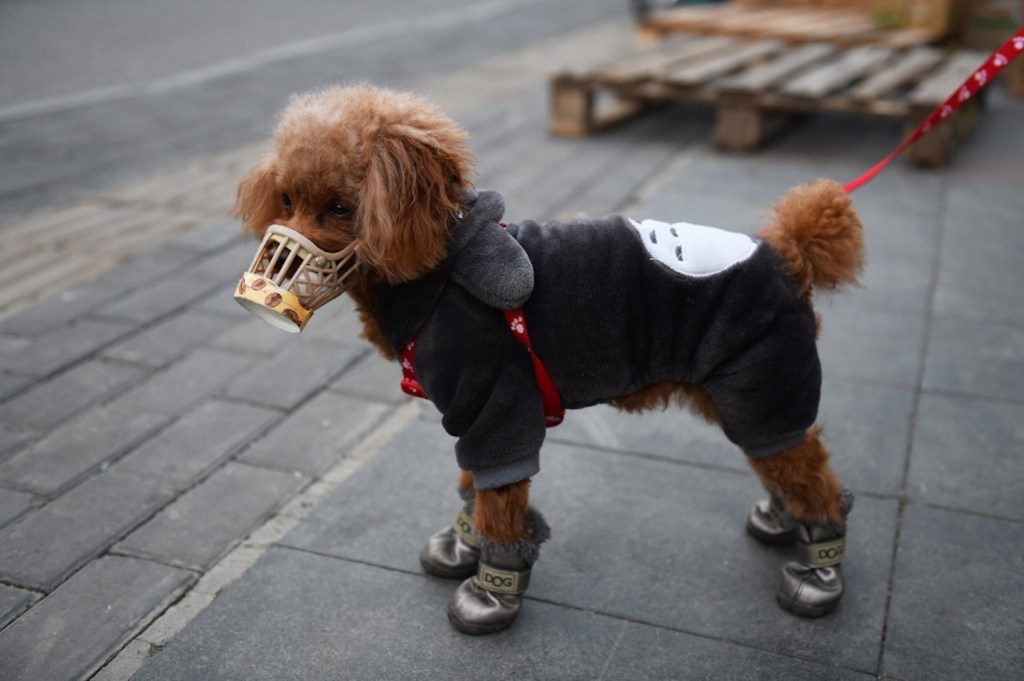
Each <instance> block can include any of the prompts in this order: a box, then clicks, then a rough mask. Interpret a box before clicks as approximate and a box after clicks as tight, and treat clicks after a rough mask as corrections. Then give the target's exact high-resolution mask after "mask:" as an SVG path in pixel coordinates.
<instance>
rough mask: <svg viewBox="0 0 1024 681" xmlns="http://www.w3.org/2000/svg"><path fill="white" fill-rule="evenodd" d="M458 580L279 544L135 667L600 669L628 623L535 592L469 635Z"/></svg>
mask: <svg viewBox="0 0 1024 681" xmlns="http://www.w3.org/2000/svg"><path fill="white" fill-rule="evenodd" d="M299 575H301V578H297V576H299ZM453 587H454V585H453V584H452V583H449V582H442V581H440V580H433V579H427V578H425V577H422V576H419V575H409V574H402V573H400V572H395V571H392V570H382V569H380V568H376V567H372V566H367V565H358V564H354V563H349V562H346V561H340V560H337V559H332V558H329V557H325V556H317V555H311V554H308V553H305V552H298V551H288V550H282V549H271V550H270V551H269V552H268V553H267V555H266V556H264V558H263V559H262V560H261V561H260V562H259V563H257V564H256V565H255V566H253V567H252V568H250V570H249V571H248V572H247V573H246V575H245V577H244V578H243V579H242V580H240V581H239V582H236V583H235V584H234V585H232V586H231V587H229V589H228V590H227V591H225V592H223V593H222V594H221V595H220V596H219V597H218V598H217V600H215V601H214V602H213V604H211V605H210V607H208V608H207V609H206V610H204V611H203V612H202V613H200V614H199V616H198V617H197V618H196V619H195V620H193V621H192V623H191V624H189V626H188V627H186V629H185V630H184V631H183V632H182V633H181V634H179V635H178V636H177V637H176V638H175V639H174V640H173V641H172V642H171V643H170V645H169V646H168V647H167V648H166V649H164V651H163V652H162V653H160V654H159V655H157V656H156V657H155V658H153V659H152V660H151V661H150V662H149V663H147V664H146V666H144V667H143V668H142V669H141V670H139V672H138V673H137V674H136V675H135V676H134V679H135V680H136V681H152V680H154V679H159V680H160V681H172V680H173V679H188V680H189V681H199V680H201V679H218V680H224V681H226V680H228V679H246V680H247V681H248V680H256V679H268V680H269V679H281V678H302V679H336V678H348V679H378V678H387V679H442V678H443V679H453V680H456V679H467V680H468V679H474V680H476V679H480V678H487V679H496V680H497V679H509V680H511V679H524V678H546V679H567V680H568V679H593V678H597V677H598V676H600V672H601V668H602V666H603V665H604V663H605V660H606V659H607V658H608V656H609V651H610V650H611V649H612V647H613V646H614V643H615V641H616V639H617V638H618V637H619V636H620V633H621V630H622V627H623V624H622V623H621V622H618V621H616V620H613V619H609V618H605V617H600V616H597V615H594V614H591V613H585V612H578V611H575V610H568V609H565V608H559V607H556V606H553V605H548V604H545V603H529V604H528V607H527V609H526V610H524V612H523V613H522V614H521V615H520V617H519V621H518V622H516V624H515V626H514V627H512V628H511V629H509V630H508V631H507V632H503V633H502V634H501V635H499V636H480V637H468V636H463V635H461V634H458V633H457V632H455V631H454V630H453V629H452V628H451V627H450V626H449V624H448V622H447V621H446V620H445V615H444V613H445V607H446V606H447V602H448V597H449V595H450V594H451V591H452V588H453ZM311 622H316V623H317V624H316V626H312V627H311V626H308V624H309V623H311ZM284 623H292V624H290V625H285V626H283V625H284Z"/></svg>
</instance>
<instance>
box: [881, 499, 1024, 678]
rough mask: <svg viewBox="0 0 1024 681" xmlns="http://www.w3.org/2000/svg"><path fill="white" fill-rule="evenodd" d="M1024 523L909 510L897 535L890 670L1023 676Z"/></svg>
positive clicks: (910, 674)
mask: <svg viewBox="0 0 1024 681" xmlns="http://www.w3.org/2000/svg"><path fill="white" fill-rule="evenodd" d="M1022 569H1024V525H1021V524H1020V523H1017V522H1005V521H1000V520H993V519H990V518H983V517H978V516H974V515H967V514H959V513H951V512H947V511H940V510H933V509H928V508H921V507H916V506H911V507H909V508H908V509H907V511H906V516H905V518H904V522H903V530H902V532H901V533H900V546H899V554H898V556H897V559H896V578H895V586H894V589H893V595H892V607H891V618H890V624H889V633H888V636H887V638H886V644H885V670H884V671H885V673H886V675H887V676H889V675H892V676H894V677H899V678H901V679H906V680H907V681H912V680H914V679H940V678H941V679H1007V680H1009V679H1019V678H1020V669H1021V666H1022V665H1024V646H1021V641H1022V640H1024V615H1022V614H1021V608H1020V604H1021V603H1024V583H1022V582H1021V580H1020V573H1021V570H1022Z"/></svg>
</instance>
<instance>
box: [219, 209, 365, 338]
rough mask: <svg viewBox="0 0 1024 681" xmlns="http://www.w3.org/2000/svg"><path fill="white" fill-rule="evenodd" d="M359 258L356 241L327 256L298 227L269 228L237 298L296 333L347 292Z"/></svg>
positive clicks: (285, 329)
mask: <svg viewBox="0 0 1024 681" xmlns="http://www.w3.org/2000/svg"><path fill="white" fill-rule="evenodd" d="M358 254H359V242H358V241H354V242H352V243H351V244H349V245H348V246H346V247H345V248H343V249H342V250H340V251H338V252H336V253H328V252H326V251H324V250H322V249H320V248H319V247H317V245H316V244H314V243H313V242H312V241H310V240H309V239H307V238H306V237H304V236H303V235H301V234H299V233H298V232H296V231H295V230H294V229H289V228H288V227H284V226H282V225H271V226H270V227H268V228H267V231H266V234H264V236H263V242H262V243H261V244H260V250H259V251H258V252H257V253H256V257H255V258H254V259H253V261H252V265H250V266H249V269H248V270H246V272H245V273H244V274H242V280H241V281H240V282H238V288H237V289H236V290H235V300H237V301H238V303H239V305H241V306H242V307H244V308H245V309H247V310H248V311H249V312H252V313H253V314H254V315H256V316H257V317H259V318H260V319H262V320H263V321H265V322H267V323H268V324H270V325H271V326H274V327H276V328H278V329H282V330H284V331H289V332H291V333H298V332H299V331H302V330H303V329H304V328H306V322H308V321H309V318H310V317H312V316H313V311H314V310H316V309H317V308H318V307H321V306H323V305H324V304H326V303H328V302H330V301H332V300H334V299H335V298H337V297H338V296H340V295H341V294H342V293H344V292H345V288H346V282H347V280H348V278H349V276H350V275H351V274H352V272H354V271H355V269H356V267H357V265H358V263H359V259H358Z"/></svg>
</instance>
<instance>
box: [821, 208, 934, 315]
mask: <svg viewBox="0 0 1024 681" xmlns="http://www.w3.org/2000/svg"><path fill="white" fill-rule="evenodd" d="M859 213H860V216H861V221H862V222H863V223H864V251H865V257H866V264H865V266H864V271H863V273H862V274H861V276H860V278H859V280H860V286H858V287H852V288H848V289H845V290H843V291H840V292H837V293H836V294H834V297H836V298H839V299H841V300H843V301H844V302H847V301H848V302H850V303H855V304H860V305H871V306H877V307H894V308H907V309H909V310H911V311H916V312H922V311H923V310H925V309H926V308H927V306H928V303H929V295H930V293H931V288H930V287H931V283H932V281H931V280H932V269H933V267H934V262H935V251H936V249H937V248H938V239H937V234H938V229H939V225H940V215H939V213H938V208H937V206H935V205H929V206H927V207H925V208H924V209H920V208H918V209H916V210H915V209H914V207H901V208H900V209H898V210H895V209H893V208H891V207H888V206H886V207H883V208H879V207H878V206H877V204H875V203H867V202H866V205H864V206H862V207H860V210H859ZM818 298H819V299H825V300H827V299H828V298H825V297H824V296H819V297H818Z"/></svg>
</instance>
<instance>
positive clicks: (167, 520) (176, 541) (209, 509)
mask: <svg viewBox="0 0 1024 681" xmlns="http://www.w3.org/2000/svg"><path fill="white" fill-rule="evenodd" d="M306 482H307V480H306V479H305V478H303V477H300V476H296V475H291V474H288V473H283V472H279V471H270V470H266V469H264V468H255V467H253V466H245V465H242V464H236V463H229V464H227V465H226V466H224V467H223V468H221V469H220V470H218V471H216V472H215V473H214V474H213V475H211V476H210V477H209V478H207V479H206V480H204V481H203V482H202V483H200V484H199V485H197V486H196V487H194V488H192V489H191V490H189V491H188V492H186V493H185V494H183V495H182V496H181V497H179V498H178V499H176V500H175V501H174V502H173V503H172V504H170V505H168V506H167V507H166V508H165V509H163V510H162V511H160V513H158V514H157V515H156V516H154V517H153V519H152V520H150V521H149V522H147V523H146V524H145V525H143V526H142V527H140V528H139V529H137V530H135V532H133V533H132V534H130V535H129V536H128V537H127V538H126V539H125V540H124V541H122V542H120V543H119V544H117V546H116V547H115V549H116V550H117V551H121V552H125V553H129V554H131V555H134V556H139V557H141V558H155V559H156V560H159V561H160V562H164V563H169V564H171V565H178V566H180V567H186V568H193V569H199V570H205V569H207V568H209V567H210V565H212V564H213V563H214V562H216V560H217V559H218V558H220V557H221V556H222V555H224V553H226V552H227V551H228V550H229V549H231V547H233V546H234V545H235V544H236V543H237V542H239V541H241V540H242V539H243V538H244V537H245V536H246V535H247V534H248V533H249V532H250V531H251V530H252V529H253V528H254V527H255V526H257V525H258V524H259V523H261V522H262V521H263V520H265V519H266V518H267V516H268V515H270V514H271V513H272V512H274V511H275V510H277V509H278V508H279V507H280V506H281V504H282V503H284V501H285V500H287V499H288V498H289V497H291V496H292V495H293V494H294V493H295V492H296V491H298V489H299V488H300V487H301V486H302V485H304V484H306Z"/></svg>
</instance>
